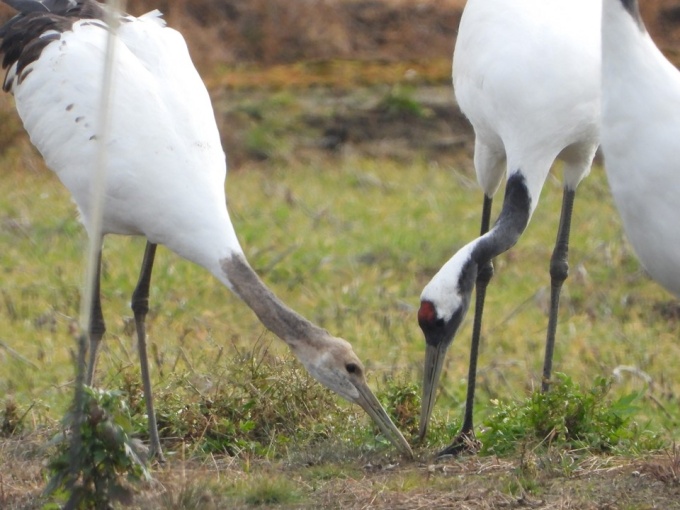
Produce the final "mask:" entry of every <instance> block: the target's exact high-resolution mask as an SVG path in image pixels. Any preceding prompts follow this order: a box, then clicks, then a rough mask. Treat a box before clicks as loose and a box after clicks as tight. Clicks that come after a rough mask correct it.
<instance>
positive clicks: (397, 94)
mask: <svg viewBox="0 0 680 510" xmlns="http://www.w3.org/2000/svg"><path fill="white" fill-rule="evenodd" d="M414 94H415V88H414V87H411V86H408V85H395V86H393V87H391V88H390V90H389V92H388V93H387V95H385V97H383V98H382V99H381V100H380V103H379V104H378V109H380V110H383V111H385V112H387V113H388V114H390V115H404V116H415V117H426V116H427V115H428V114H429V113H430V112H429V110H428V109H427V108H425V107H424V106H423V105H422V104H421V103H420V102H419V101H418V100H417V99H416V98H415V97H414Z"/></svg>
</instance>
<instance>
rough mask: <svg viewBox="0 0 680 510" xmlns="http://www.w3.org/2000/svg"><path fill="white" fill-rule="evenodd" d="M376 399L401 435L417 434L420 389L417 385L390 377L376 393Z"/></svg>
mask: <svg viewBox="0 0 680 510" xmlns="http://www.w3.org/2000/svg"><path fill="white" fill-rule="evenodd" d="M378 398H379V399H380V401H381V403H382V405H383V407H385V409H387V410H388V412H389V413H390V415H391V418H392V420H393V421H394V423H395V425H396V426H397V427H398V428H399V429H400V430H401V431H402V433H403V434H410V435H412V436H415V435H416V434H417V433H418V425H419V421H418V420H419V418H420V388H419V387H418V385H417V384H415V383H413V382H409V381H396V380H395V379H394V378H392V377H390V378H388V379H387V380H386V383H385V386H384V387H383V388H381V390H380V391H379V392H378Z"/></svg>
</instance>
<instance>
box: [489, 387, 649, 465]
mask: <svg viewBox="0 0 680 510" xmlns="http://www.w3.org/2000/svg"><path fill="white" fill-rule="evenodd" d="M610 388H611V382H610V381H609V380H607V379H605V378H603V377H598V378H596V380H595V382H594V384H593V386H592V388H591V389H590V390H587V391H584V390H582V389H581V388H580V386H579V385H578V384H577V383H575V382H574V381H572V380H571V379H570V378H569V377H568V376H566V375H564V374H557V376H556V381H555V382H554V383H553V385H552V387H551V390H550V391H549V392H545V393H544V392H541V391H536V392H534V393H533V394H532V395H531V396H530V397H529V398H528V399H526V400H525V401H524V402H519V403H515V402H513V403H510V404H503V403H500V402H498V401H495V402H494V405H495V406H496V412H495V413H493V414H492V415H491V416H490V417H489V418H488V419H487V420H486V421H485V423H484V427H485V428H484V430H483V431H482V433H481V435H480V439H481V440H482V443H483V445H484V446H483V449H482V452H483V453H486V454H491V453H493V454H496V455H507V454H509V453H512V452H514V451H516V449H517V448H518V447H519V446H525V443H526V442H530V443H531V442H536V443H545V444H547V445H562V446H563V447H565V448H572V449H575V448H585V449H588V450H590V451H594V452H608V451H611V450H612V449H613V448H615V447H624V448H633V447H634V445H636V444H637V443H638V442H640V443H642V442H646V444H645V447H646V448H654V447H655V446H656V447H659V446H660V445H661V442H660V440H659V438H658V437H656V436H654V437H651V438H650V437H646V436H643V435H642V434H641V433H640V430H639V429H638V427H637V426H636V424H635V423H633V422H631V417H632V416H633V415H634V414H635V412H636V411H637V407H636V406H635V402H636V400H637V399H638V398H639V397H640V394H638V393H631V394H628V395H626V396H623V397H621V398H619V399H618V400H616V401H614V402H610V401H608V399H607V398H606V397H607V395H608V393H609V390H610Z"/></svg>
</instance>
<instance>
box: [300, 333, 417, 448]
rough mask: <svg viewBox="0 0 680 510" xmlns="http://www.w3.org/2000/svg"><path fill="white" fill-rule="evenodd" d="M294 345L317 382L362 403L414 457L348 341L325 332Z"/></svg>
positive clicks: (383, 428)
mask: <svg viewBox="0 0 680 510" xmlns="http://www.w3.org/2000/svg"><path fill="white" fill-rule="evenodd" d="M291 348H292V350H293V353H294V354H295V356H296V357H297V358H298V359H299V360H300V361H301V362H302V364H303V365H304V366H305V368H306V369H307V370H308V371H309V373H310V374H311V375H312V376H313V377H314V378H315V379H316V380H317V381H319V382H320V383H321V384H323V385H324V386H326V387H327V388H329V389H330V390H332V391H334V392H335V393H337V394H338V395H340V396H341V397H343V398H345V399H346V400H349V401H350V402H353V403H355V404H358V405H359V406H361V407H362V409H364V411H366V413H368V415H369V416H370V417H371V418H372V419H373V421H374V422H375V423H376V425H378V427H380V430H381V431H382V432H383V434H385V436H386V437H387V438H388V439H389V440H390V441H391V442H392V444H394V446H395V447H396V448H397V449H398V450H399V451H401V452H402V453H403V454H404V455H406V456H408V457H409V458H411V457H413V451H412V450H411V447H410V446H409V444H408V442H407V441H406V439H404V436H403V435H402V434H401V432H399V429H397V427H396V426H395V425H394V423H393V422H392V420H391V419H390V417H389V416H388V414H387V412H386V411H385V409H384V408H383V406H382V405H381V404H380V402H379V401H378V399H377V398H376V396H375V395H374V394H373V392H372V391H371V389H370V388H369V386H368V383H367V382H366V377H365V370H364V365H363V363H362V362H361V360H360V359H359V357H358V356H357V355H356V354H355V353H354V350H353V349H352V346H351V344H350V343H349V342H347V341H346V340H343V339H342V338H336V337H333V336H331V335H330V334H328V333H327V332H325V331H324V334H323V335H322V336H321V337H320V338H317V339H316V341H315V342H313V343H309V342H303V343H295V344H291Z"/></svg>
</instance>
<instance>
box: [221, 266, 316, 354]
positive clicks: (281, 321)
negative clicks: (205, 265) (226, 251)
mask: <svg viewBox="0 0 680 510" xmlns="http://www.w3.org/2000/svg"><path fill="white" fill-rule="evenodd" d="M220 265H221V266H222V270H223V271H224V273H225V274H226V276H227V279H228V280H229V282H230V283H231V286H232V289H233V291H234V292H235V293H236V295H237V296H238V297H240V298H241V299H242V300H243V301H244V302H245V303H246V304H247V305H248V306H249V307H250V308H251V309H252V310H253V311H254V312H255V315H257V317H258V318H259V319H260V321H261V322H262V324H264V325H265V327H266V328H267V329H269V330H270V331H271V332H272V333H274V334H276V335H277V336H278V337H279V338H281V340H283V341H284V342H286V343H287V344H288V345H290V346H291V347H295V346H297V344H299V343H300V342H305V341H306V342H310V343H311V342H313V341H314V340H313V339H314V338H318V337H319V336H323V335H325V334H327V333H326V332H325V331H324V330H323V329H321V328H319V327H318V326H316V325H315V324H312V323H311V322H310V321H308V320H307V319H305V318H304V317H302V316H301V315H300V314H298V313H297V312H295V311H294V310H292V309H290V308H288V307H287V306H286V305H285V304H284V303H283V302H282V301H281V300H280V299H279V298H277V297H276V296H275V295H274V293H273V292H272V291H271V290H269V288H268V287H267V286H266V285H265V284H264V283H263V282H262V280H260V278H259V276H257V274H256V273H255V271H253V269H252V268H251V267H250V265H249V264H248V261H247V260H246V259H245V258H244V257H243V255H241V254H234V255H233V256H232V257H231V258H225V259H222V260H221V261H220Z"/></svg>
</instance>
